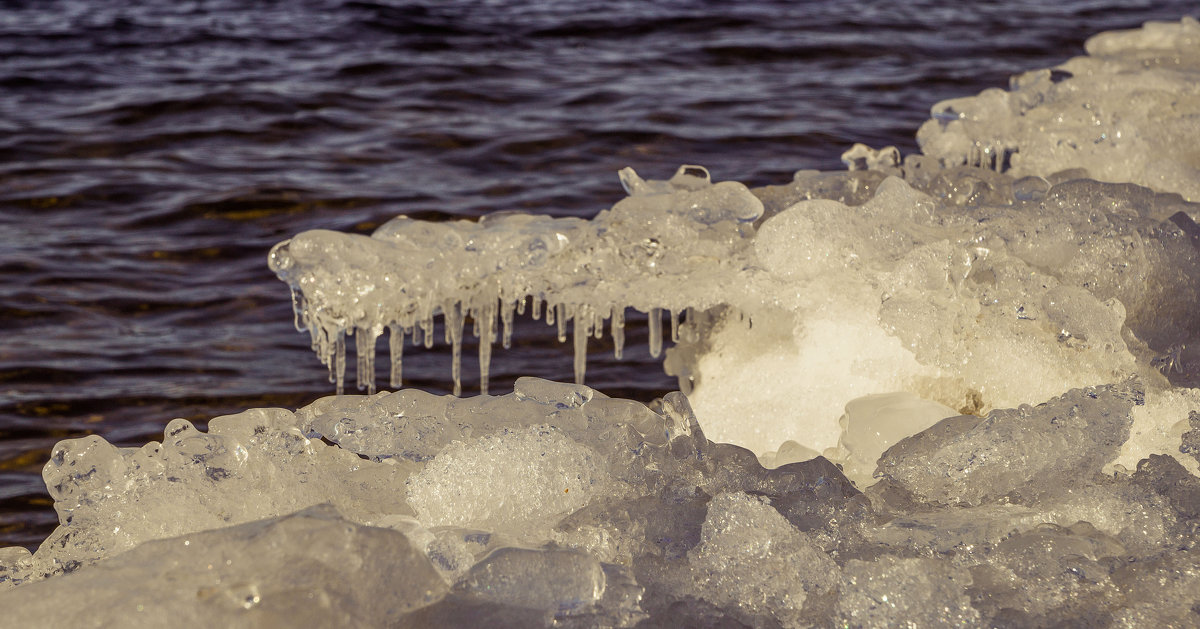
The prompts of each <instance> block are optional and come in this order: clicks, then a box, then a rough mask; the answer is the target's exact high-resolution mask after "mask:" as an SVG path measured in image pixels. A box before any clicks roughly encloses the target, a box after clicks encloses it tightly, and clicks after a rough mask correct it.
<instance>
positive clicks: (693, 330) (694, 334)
mask: <svg viewBox="0 0 1200 629" xmlns="http://www.w3.org/2000/svg"><path fill="white" fill-rule="evenodd" d="M682 325H683V331H682V332H681V334H682V335H683V340H684V342H685V343H695V342H697V341H699V340H700V336H699V324H698V323H697V322H696V309H695V308H693V307H691V306H688V309H687V310H685V311H684V320H683V324H682Z"/></svg>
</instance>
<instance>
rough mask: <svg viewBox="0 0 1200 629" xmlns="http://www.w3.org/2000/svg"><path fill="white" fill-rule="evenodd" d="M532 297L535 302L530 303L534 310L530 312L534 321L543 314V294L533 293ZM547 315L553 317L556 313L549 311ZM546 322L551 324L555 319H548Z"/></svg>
mask: <svg viewBox="0 0 1200 629" xmlns="http://www.w3.org/2000/svg"><path fill="white" fill-rule="evenodd" d="M530 299H531V300H532V301H533V303H532V304H530V307H531V308H533V312H532V313H530V315H531V316H532V317H533V320H534V321H537V320H538V318H539V317H541V316H542V296H541V295H531V296H530ZM546 316H547V317H551V316H554V315H552V314H550V313H549V312H547V313H546ZM546 323H547V325H549V324H550V323H553V321H547V322H546Z"/></svg>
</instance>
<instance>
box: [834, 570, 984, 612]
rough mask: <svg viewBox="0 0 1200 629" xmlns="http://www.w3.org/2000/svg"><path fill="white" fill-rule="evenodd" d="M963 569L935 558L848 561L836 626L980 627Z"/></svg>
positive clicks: (969, 578)
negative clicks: (968, 595)
mask: <svg viewBox="0 0 1200 629" xmlns="http://www.w3.org/2000/svg"><path fill="white" fill-rule="evenodd" d="M970 584H971V575H970V574H969V573H967V571H966V569H964V568H962V567H958V566H955V565H953V564H951V563H949V562H945V561H939V560H936V559H901V558H898V557H893V556H890V555H885V556H883V557H880V558H879V559H876V560H874V561H861V560H858V559H852V560H850V561H848V562H846V567H845V568H844V570H843V572H842V584H841V597H840V598H839V599H838V604H837V612H838V621H839V624H845V625H846V626H850V627H895V626H902V627H903V626H908V627H954V626H959V627H964V626H975V625H977V624H979V622H980V620H981V619H980V617H979V612H977V611H976V610H975V608H973V607H971V599H970V598H968V597H967V595H966V588H967V587H968V586H969V585H970Z"/></svg>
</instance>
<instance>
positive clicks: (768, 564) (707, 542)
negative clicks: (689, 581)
mask: <svg viewBox="0 0 1200 629" xmlns="http://www.w3.org/2000/svg"><path fill="white" fill-rule="evenodd" d="M689 556H690V559H691V562H690V563H691V567H692V572H693V578H694V579H695V581H696V590H697V592H698V594H699V595H700V596H702V597H704V598H705V599H707V600H708V601H710V602H712V603H713V604H714V605H717V606H719V607H725V608H731V609H733V610H736V612H735V613H736V615H744V616H745V617H747V620H749V621H750V622H751V623H752V624H754V625H756V626H763V625H764V624H767V622H766V621H764V620H760V618H762V619H768V618H769V619H771V620H773V621H774V622H778V623H779V625H781V626H783V627H798V626H803V625H805V624H806V623H804V622H803V614H802V611H803V608H804V603H805V600H806V599H807V597H808V596H810V595H814V596H822V595H824V594H827V593H828V592H829V591H830V590H832V589H833V588H834V587H836V584H837V581H838V568H837V566H836V565H835V564H834V563H833V561H832V560H831V559H830V558H829V557H828V556H826V555H825V554H824V553H823V552H822V550H821V549H820V548H818V547H817V546H816V545H815V544H814V543H813V542H812V541H811V540H810V539H809V538H808V537H807V536H806V535H805V534H804V533H801V532H800V531H798V530H797V529H796V528H795V527H793V526H792V525H791V524H790V523H789V522H788V521H787V520H786V519H784V517H783V516H782V515H780V514H779V512H778V511H776V510H775V509H774V508H773V507H771V506H770V505H769V504H768V503H767V502H765V501H764V500H763V499H762V498H760V497H756V496H750V495H747V494H744V493H726V494H719V495H717V496H714V497H713V499H712V500H711V501H710V502H709V505H708V515H707V517H706V518H705V520H704V525H703V528H702V530H701V542H700V544H699V545H698V546H697V547H696V548H694V549H693V550H692V551H691V552H690V553H689Z"/></svg>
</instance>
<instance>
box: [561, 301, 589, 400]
mask: <svg viewBox="0 0 1200 629" xmlns="http://www.w3.org/2000/svg"><path fill="white" fill-rule="evenodd" d="M580 310H582V308H581V309H580ZM583 315H584V313H583V312H576V313H575V384H583V374H584V373H585V372H586V371H587V341H588V335H590V334H591V330H589V329H588V326H587V323H585V319H584V316H583ZM559 321H562V319H559Z"/></svg>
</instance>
